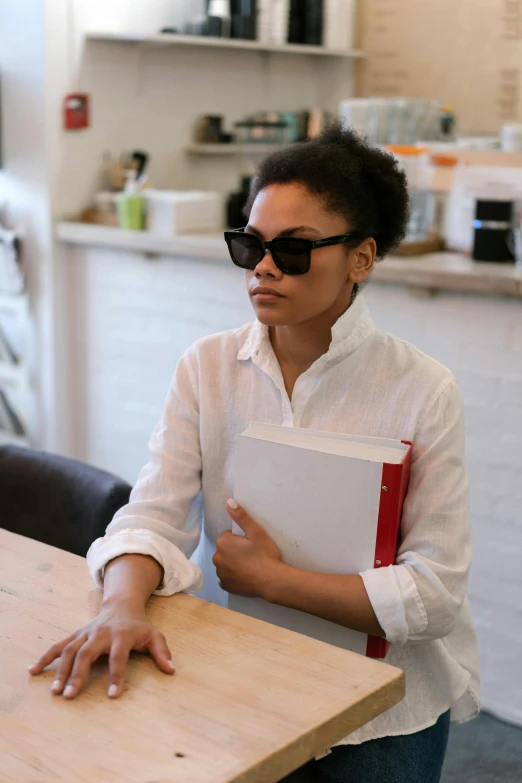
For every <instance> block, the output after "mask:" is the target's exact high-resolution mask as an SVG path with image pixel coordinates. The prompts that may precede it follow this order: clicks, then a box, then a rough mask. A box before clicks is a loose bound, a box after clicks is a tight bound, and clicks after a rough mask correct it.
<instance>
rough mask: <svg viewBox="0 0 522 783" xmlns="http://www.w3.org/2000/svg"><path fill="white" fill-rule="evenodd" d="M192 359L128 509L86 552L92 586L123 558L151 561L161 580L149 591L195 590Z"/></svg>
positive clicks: (178, 378)
mask: <svg viewBox="0 0 522 783" xmlns="http://www.w3.org/2000/svg"><path fill="white" fill-rule="evenodd" d="M197 370H198V368H197V357H196V356H195V355H194V354H193V352H192V351H189V352H187V353H186V354H185V355H184V356H183V357H182V358H181V360H180V362H179V364H178V367H177V370H176V373H175V375H174V378H173V380H172V383H171V385H170V388H169V391H168V394H167V398H166V401H165V406H164V410H163V415H162V418H161V420H160V421H159V423H158V425H157V426H156V429H155V430H154V432H153V434H152V436H151V438H150V441H149V453H150V457H149V462H148V463H147V465H146V466H145V467H144V468H143V469H142V471H141V473H140V475H139V478H138V481H137V483H136V486H135V487H134V489H133V490H132V493H131V496H130V499H129V503H128V505H126V506H124V507H123V508H122V509H120V510H119V511H118V512H117V514H116V515H115V517H114V519H113V520H112V522H111V523H110V525H109V526H108V528H107V531H106V534H105V536H104V537H103V538H99V539H97V540H96V541H95V542H94V543H93V544H92V546H91V548H90V549H89V552H88V553H87V563H88V566H89V570H90V572H91V574H92V576H93V579H94V581H95V582H96V584H97V585H98V586H99V587H101V586H102V585H103V572H104V569H105V566H106V565H107V563H108V562H109V561H110V560H112V559H114V558H115V557H118V556H120V555H123V554H143V555H149V556H151V557H153V558H154V559H155V560H157V561H158V563H159V564H160V565H161V566H162V568H163V571H164V577H163V581H162V583H161V585H160V586H159V588H158V589H157V590H156V591H155V592H156V594H157V595H172V594H173V593H176V592H179V591H182V590H183V591H186V592H197V591H198V590H200V589H201V587H202V583H203V576H202V573H201V570H200V569H199V568H198V567H197V566H195V565H194V564H193V563H190V562H189V558H190V557H191V555H192V554H193V553H194V551H195V549H196V547H197V545H198V543H199V538H200V533H201V504H200V503H199V502H198V496H199V494H200V491H201V465H202V461H201V447H200V437H199V403H198V371H197Z"/></svg>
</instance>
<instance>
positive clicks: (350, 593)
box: [263, 563, 384, 636]
mask: <svg viewBox="0 0 522 783" xmlns="http://www.w3.org/2000/svg"><path fill="white" fill-rule="evenodd" d="M267 585H268V587H267V590H266V595H264V596H263V597H264V598H266V600H268V601H270V602H271V603H275V604H280V605H281V606H287V607H289V608H290V609H299V610H300V611H302V612H308V614H313V615H316V616H317V617H323V618H324V619H325V620H331V621H332V622H334V623H338V624H339V625H344V626H346V627H347V628H352V629H353V630H354V631H361V632H362V633H368V634H373V635H374V636H384V632H383V630H382V628H381V626H380V625H379V621H378V620H377V617H376V615H375V612H374V611H373V607H372V605H371V603H370V599H369V598H368V593H367V592H366V588H365V587H364V582H363V580H362V577H360V576H359V575H358V574H350V575H340V576H338V575H334V574H316V573H314V572H312V571H301V570H299V569H298V568H292V567H291V566H288V565H285V564H284V563H275V564H274V569H273V573H272V574H270V578H269V580H268V581H267Z"/></svg>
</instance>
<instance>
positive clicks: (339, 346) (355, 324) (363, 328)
mask: <svg viewBox="0 0 522 783" xmlns="http://www.w3.org/2000/svg"><path fill="white" fill-rule="evenodd" d="M375 329H376V327H375V324H374V322H373V320H372V318H371V316H370V312H369V310H368V306H367V304H366V301H365V299H364V296H363V295H362V294H358V296H357V298H356V299H355V301H354V302H353V304H352V305H350V307H349V308H348V310H346V312H344V313H343V314H342V315H341V317H340V318H339V319H338V320H337V321H336V323H335V324H334V325H333V327H332V342H331V343H330V347H329V349H328V352H327V353H326V354H325V355H324V357H321V358H323V359H325V360H327V361H329V360H330V359H344V358H345V357H346V356H349V355H350V354H351V353H353V351H355V350H357V348H358V347H359V346H360V345H361V344H362V343H363V342H364V341H365V340H366V338H367V337H369V335H370V334H371V333H372V332H373V331H375ZM269 347H271V344H270V338H269V335H268V327H267V326H265V325H264V324H262V323H260V322H259V321H257V320H256V321H254V323H253V324H252V327H251V329H250V332H249V335H248V337H247V339H246V340H245V342H244V344H243V346H242V347H241V348H240V349H239V351H238V354H237V358H238V359H239V360H240V361H244V360H247V359H253V358H254V357H255V356H257V355H258V354H259V353H260V352H261V350H265V349H268V348H269Z"/></svg>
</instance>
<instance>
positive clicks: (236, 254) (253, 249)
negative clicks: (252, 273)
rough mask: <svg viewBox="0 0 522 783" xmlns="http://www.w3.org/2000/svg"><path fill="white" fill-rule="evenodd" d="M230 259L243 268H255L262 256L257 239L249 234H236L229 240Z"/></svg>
mask: <svg viewBox="0 0 522 783" xmlns="http://www.w3.org/2000/svg"><path fill="white" fill-rule="evenodd" d="M229 249H230V255H231V257H232V261H233V262H234V264H236V265H237V266H240V267H242V268H243V269H255V268H256V266H257V265H258V264H259V262H260V261H261V260H262V258H263V256H264V251H263V247H262V245H261V242H260V241H259V239H258V238H257V237H255V236H252V235H251V234H236V235H235V236H233V237H232V239H230V242H229Z"/></svg>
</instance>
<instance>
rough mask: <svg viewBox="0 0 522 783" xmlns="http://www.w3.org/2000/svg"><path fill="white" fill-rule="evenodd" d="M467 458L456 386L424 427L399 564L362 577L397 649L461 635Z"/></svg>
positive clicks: (439, 397)
mask: <svg viewBox="0 0 522 783" xmlns="http://www.w3.org/2000/svg"><path fill="white" fill-rule="evenodd" d="M464 452H465V447H464V412H463V402H462V396H461V394H460V391H459V389H458V387H457V384H456V382H455V380H454V379H453V380H450V381H448V382H447V383H445V385H444V386H443V388H442V390H440V391H439V392H438V393H437V394H436V398H435V400H434V402H433V403H432V404H431V405H429V406H428V410H427V412H426V413H425V415H424V416H423V417H422V419H421V421H420V423H419V425H418V427H417V431H416V434H415V439H414V445H413V456H412V466H411V475H410V483H409V488H408V494H407V496H406V500H405V503H404V510H403V516H402V522H401V539H400V542H399V550H398V554H397V559H396V563H395V565H392V566H389V567H387V568H377V569H371V570H368V571H364V572H363V573H361V576H362V578H363V581H364V584H365V587H366V591H367V593H368V596H369V598H370V601H371V604H372V606H373V610H374V612H375V614H376V616H377V619H378V620H379V623H380V625H381V628H382V629H383V631H384V632H385V634H386V638H387V639H388V641H390V642H391V643H392V644H396V645H403V644H405V643H406V642H407V641H419V642H422V641H429V640H433V639H440V638H443V637H445V636H448V635H449V634H450V633H451V632H452V631H453V629H454V628H455V625H456V622H457V620H458V617H459V613H460V611H461V608H462V605H463V603H464V599H465V596H466V589H467V581H468V573H469V567H470V563H471V549H472V546H471V524H470V513H469V500H468V481H467V476H466V469H465V463H464V456H465V453H464Z"/></svg>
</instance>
